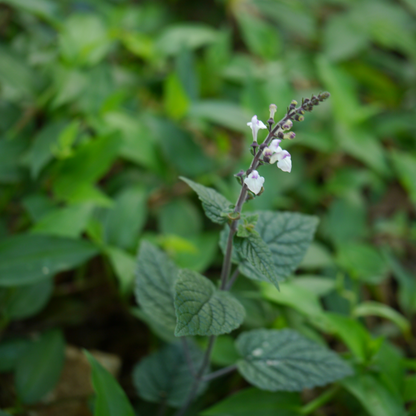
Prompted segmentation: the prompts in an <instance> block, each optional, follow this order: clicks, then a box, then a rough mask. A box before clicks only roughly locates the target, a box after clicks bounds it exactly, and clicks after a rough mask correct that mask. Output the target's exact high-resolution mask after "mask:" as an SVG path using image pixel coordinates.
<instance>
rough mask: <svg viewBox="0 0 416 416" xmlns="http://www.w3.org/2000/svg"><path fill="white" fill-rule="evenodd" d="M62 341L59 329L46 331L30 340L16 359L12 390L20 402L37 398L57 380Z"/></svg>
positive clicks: (61, 359)
mask: <svg viewBox="0 0 416 416" xmlns="http://www.w3.org/2000/svg"><path fill="white" fill-rule="evenodd" d="M64 349H65V340H64V338H63V336H62V333H61V332H60V331H55V330H53V331H50V332H47V333H45V334H43V335H42V336H41V337H40V338H39V339H38V340H37V341H34V342H33V343H32V344H31V345H29V346H28V348H27V349H26V350H25V353H24V354H23V355H22V357H20V358H19V361H18V363H17V367H16V376H15V383H16V391H17V394H18V396H19V397H20V399H21V400H22V401H23V403H27V404H32V403H36V402H37V401H39V400H40V399H41V398H42V397H43V396H44V395H45V394H46V393H48V391H50V390H51V389H52V388H53V387H54V386H55V384H56V383H57V381H58V379H59V376H60V374H61V370H62V367H63V364H64Z"/></svg>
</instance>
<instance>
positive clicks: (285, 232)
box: [220, 211, 318, 284]
mask: <svg viewBox="0 0 416 416" xmlns="http://www.w3.org/2000/svg"><path fill="white" fill-rule="evenodd" d="M258 215H259V218H258V221H257V223H256V226H255V230H256V231H257V232H258V234H259V235H260V237H261V239H262V240H263V241H264V243H265V244H266V246H267V249H268V250H270V252H271V255H270V258H269V259H268V258H266V252H267V250H266V247H264V245H263V244H262V243H259V244H260V246H259V249H260V248H261V247H264V249H265V252H264V261H265V262H267V261H271V262H272V266H271V267H272V271H271V272H270V273H272V276H274V277H273V279H274V280H271V279H270V278H268V277H266V278H265V277H264V276H267V275H263V274H260V273H259V271H258V270H257V269H256V268H255V267H253V266H252V264H251V262H249V261H248V259H247V258H246V255H241V254H239V253H236V252H234V253H233V261H234V262H236V263H239V268H240V271H241V273H242V274H244V275H245V276H247V277H249V278H250V279H255V280H265V281H269V282H272V283H273V284H276V283H277V282H279V281H282V280H284V279H285V278H287V277H288V276H289V275H290V274H291V273H292V272H293V271H294V270H295V269H296V267H297V266H298V265H299V263H300V262H301V260H302V258H303V256H304V255H305V253H306V250H307V249H308V247H309V245H310V243H311V241H312V238H313V235H314V233H315V229H316V227H317V225H318V218H316V217H313V216H310V215H304V214H297V213H290V212H272V211H260V212H258ZM227 235H228V233H227V232H226V230H224V231H223V232H222V233H221V241H220V246H221V248H222V250H223V251H224V248H225V244H226V239H227ZM252 238H253V241H254V239H256V242H257V241H258V239H257V238H256V237H252ZM245 244H246V246H248V242H246V243H245ZM245 249H246V250H248V247H245Z"/></svg>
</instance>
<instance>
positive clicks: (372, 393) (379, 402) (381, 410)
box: [342, 374, 407, 416]
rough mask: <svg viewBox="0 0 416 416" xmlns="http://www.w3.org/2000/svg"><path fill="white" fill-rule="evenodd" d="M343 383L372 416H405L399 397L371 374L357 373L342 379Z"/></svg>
mask: <svg viewBox="0 0 416 416" xmlns="http://www.w3.org/2000/svg"><path fill="white" fill-rule="evenodd" d="M342 385H343V386H344V387H345V388H346V389H347V390H348V391H349V392H350V393H351V394H352V395H353V396H355V397H356V398H357V399H358V400H359V401H360V403H361V405H362V406H363V407H364V409H365V410H366V411H367V412H368V414H369V415H371V416H405V415H407V412H406V411H405V409H404V407H403V405H402V404H401V403H400V401H399V400H398V398H397V397H395V396H394V395H393V394H392V393H390V392H389V391H388V390H387V388H386V387H384V385H383V384H382V383H381V382H380V381H379V380H378V379H377V378H376V377H375V376H373V375H371V374H357V375H355V376H353V377H349V378H347V379H345V380H343V381H342Z"/></svg>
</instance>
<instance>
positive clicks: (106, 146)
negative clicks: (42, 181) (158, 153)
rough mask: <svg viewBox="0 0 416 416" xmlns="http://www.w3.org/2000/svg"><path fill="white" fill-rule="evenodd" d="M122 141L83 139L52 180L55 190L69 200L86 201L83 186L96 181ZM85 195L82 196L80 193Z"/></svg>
mask: <svg viewBox="0 0 416 416" xmlns="http://www.w3.org/2000/svg"><path fill="white" fill-rule="evenodd" d="M120 145H121V142H120V140H118V139H117V138H116V137H113V136H111V137H110V136H109V137H100V138H96V139H94V140H92V141H90V142H88V143H85V144H83V145H81V146H80V148H79V149H77V151H76V153H75V154H74V156H73V157H71V158H68V159H65V160H64V161H63V162H62V164H61V166H60V168H59V170H58V176H57V179H56V181H55V183H54V192H55V194H56V196H57V197H58V198H60V199H63V200H65V201H69V202H81V201H84V200H85V201H88V200H89V199H90V197H89V195H86V196H87V197H85V193H84V192H83V191H84V189H85V188H86V187H87V186H89V187H91V186H92V184H93V183H94V182H95V181H97V180H98V179H99V178H100V177H101V176H102V175H104V173H105V172H107V170H108V169H109V168H110V166H111V164H112V163H113V161H114V159H115V158H116V156H117V152H118V150H119V147H120ZM80 195H81V196H84V198H82V197H80Z"/></svg>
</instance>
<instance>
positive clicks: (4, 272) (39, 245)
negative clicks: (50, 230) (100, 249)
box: [0, 234, 97, 286]
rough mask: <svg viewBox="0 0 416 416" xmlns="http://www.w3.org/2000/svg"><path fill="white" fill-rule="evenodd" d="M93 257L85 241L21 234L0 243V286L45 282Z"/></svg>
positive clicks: (92, 249)
mask: <svg viewBox="0 0 416 416" xmlns="http://www.w3.org/2000/svg"><path fill="white" fill-rule="evenodd" d="M95 254H97V249H96V248H95V247H94V246H93V245H92V244H91V243H89V242H88V241H85V240H73V239H69V238H59V237H49V236H42V235H31V234H21V235H16V236H14V237H10V238H7V239H5V240H3V241H1V242H0V286H16V285H24V284H28V283H35V282H38V281H41V280H46V279H48V278H50V277H51V276H53V275H54V274H56V273H58V272H61V271H64V270H70V269H72V268H74V267H76V266H78V265H80V264H82V263H84V262H85V261H87V260H88V259H90V258H91V257H92V256H94V255H95Z"/></svg>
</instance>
